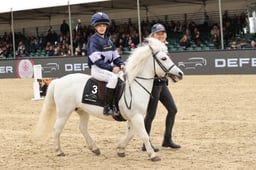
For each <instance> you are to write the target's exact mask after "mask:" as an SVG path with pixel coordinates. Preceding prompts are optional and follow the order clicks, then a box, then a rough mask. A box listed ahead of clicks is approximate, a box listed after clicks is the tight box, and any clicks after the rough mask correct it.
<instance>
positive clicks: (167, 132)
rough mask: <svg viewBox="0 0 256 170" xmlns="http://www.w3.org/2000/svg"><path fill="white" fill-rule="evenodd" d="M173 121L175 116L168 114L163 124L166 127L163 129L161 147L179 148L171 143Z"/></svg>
mask: <svg viewBox="0 0 256 170" xmlns="http://www.w3.org/2000/svg"><path fill="white" fill-rule="evenodd" d="M174 121H175V114H168V115H167V118H166V122H165V126H166V127H165V134H164V140H163V143H162V146H163V147H171V148H173V149H178V148H180V147H181V146H180V145H178V144H175V143H174V142H173V141H172V130H173V125H174Z"/></svg>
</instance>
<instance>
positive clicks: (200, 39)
mask: <svg viewBox="0 0 256 170" xmlns="http://www.w3.org/2000/svg"><path fill="white" fill-rule="evenodd" d="M194 42H195V44H196V45H197V46H200V45H201V44H202V43H203V39H202V38H201V35H200V32H199V31H197V32H196V34H195V39H194Z"/></svg>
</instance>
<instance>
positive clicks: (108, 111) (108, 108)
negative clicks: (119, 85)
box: [103, 88, 115, 115]
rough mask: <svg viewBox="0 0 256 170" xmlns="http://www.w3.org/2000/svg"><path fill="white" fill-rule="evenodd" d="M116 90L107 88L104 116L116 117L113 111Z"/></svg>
mask: <svg viewBox="0 0 256 170" xmlns="http://www.w3.org/2000/svg"><path fill="white" fill-rule="evenodd" d="M114 90H115V89H110V88H106V94H105V105H104V110H103V114H104V115H114V111H113V95H114Z"/></svg>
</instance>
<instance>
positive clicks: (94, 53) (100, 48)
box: [87, 33, 124, 71]
mask: <svg viewBox="0 0 256 170" xmlns="http://www.w3.org/2000/svg"><path fill="white" fill-rule="evenodd" d="M87 55H88V65H89V67H91V65H93V64H95V65H96V66H98V67H100V68H102V69H106V70H109V71H112V70H113V65H112V64H111V63H112V62H113V63H114V64H115V65H117V66H121V65H124V62H123V60H122V59H121V57H120V55H119V54H118V52H117V50H116V47H115V46H114V44H113V42H112V41H111V40H110V38H109V37H104V38H103V37H101V36H99V35H98V34H97V33H95V34H94V35H92V36H91V38H90V40H89V41H88V43H87Z"/></svg>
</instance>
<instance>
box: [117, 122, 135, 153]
mask: <svg viewBox="0 0 256 170" xmlns="http://www.w3.org/2000/svg"><path fill="white" fill-rule="evenodd" d="M133 136H134V128H133V126H132V124H131V121H128V122H127V131H126V135H125V136H124V137H123V138H122V139H121V140H120V142H119V144H118V146H117V155H118V156H119V157H125V148H126V146H127V145H128V143H129V141H130V140H131V139H132V138H133Z"/></svg>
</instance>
